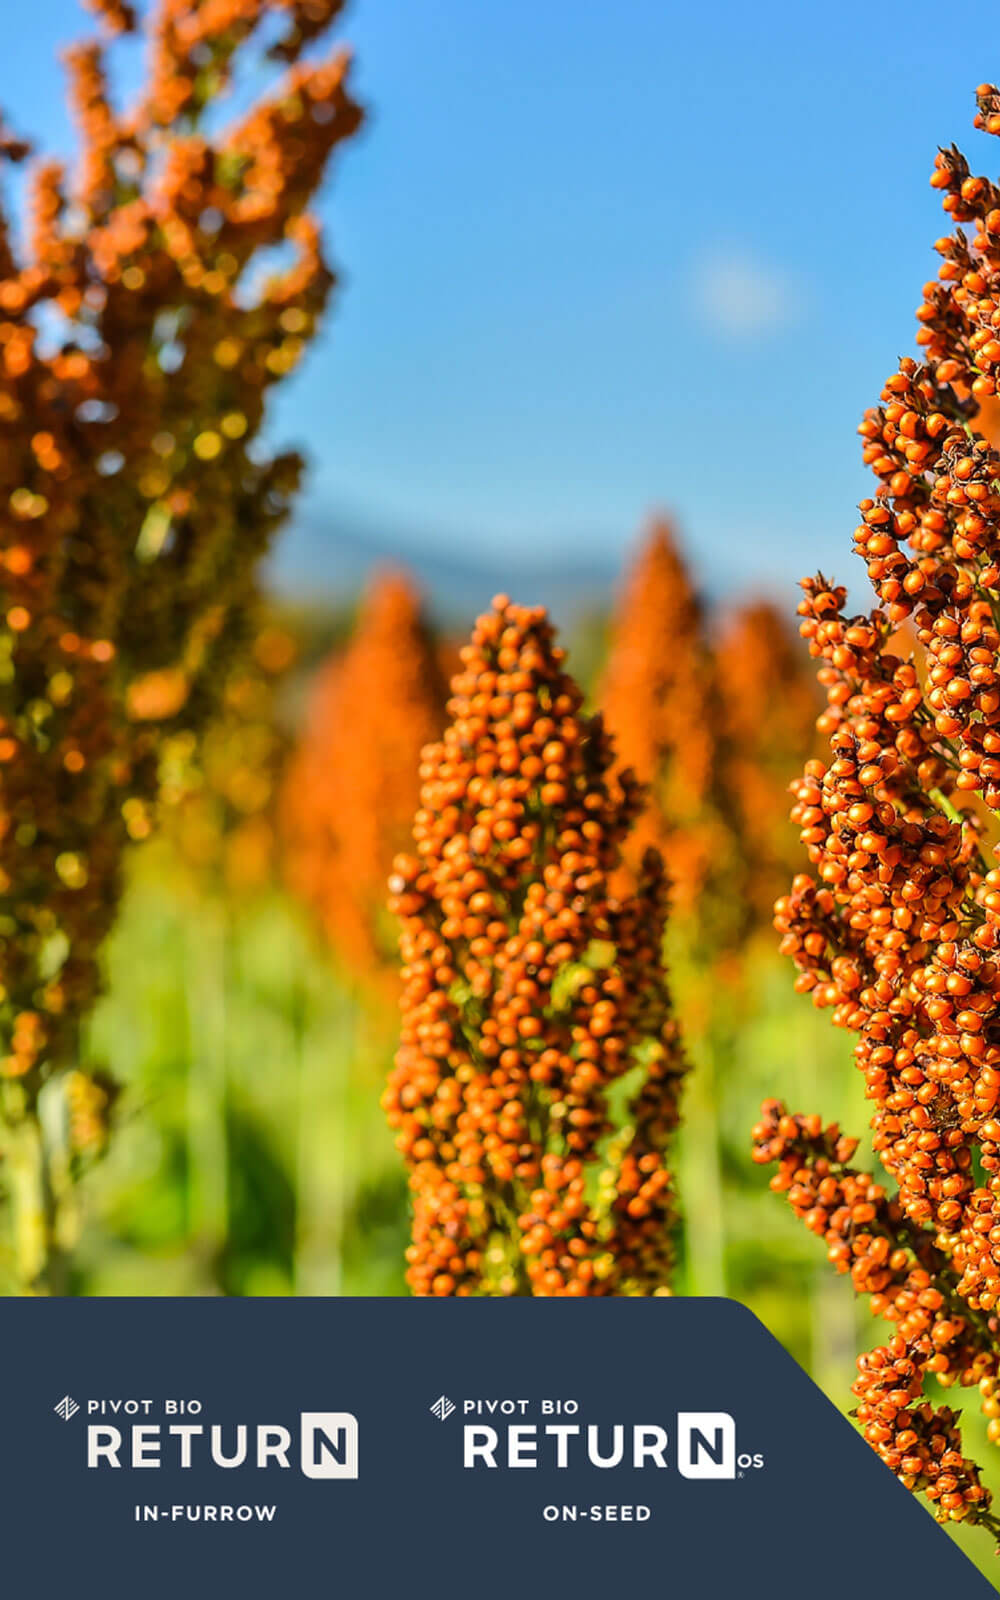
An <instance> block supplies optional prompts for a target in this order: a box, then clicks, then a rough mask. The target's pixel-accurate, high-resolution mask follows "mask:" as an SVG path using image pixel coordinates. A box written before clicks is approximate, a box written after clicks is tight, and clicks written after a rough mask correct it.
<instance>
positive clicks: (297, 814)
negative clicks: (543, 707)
mask: <svg viewBox="0 0 1000 1600" xmlns="http://www.w3.org/2000/svg"><path fill="white" fill-rule="evenodd" d="M446 698H447V688H446V684H445V680H444V677H443V674H442V672H441V669H440V666H439V662H438V655H437V650H436V646H435V642H434V639H433V637H432V635H431V633H430V631H429V629H428V627H427V624H426V623H425V621H424V619H423V616H422V613H421V604H420V597H419V595H418V594H417V592H416V590H415V589H414V587H413V585H412V584H411V583H410V582H409V580H408V579H407V578H406V577H404V576H403V575H401V574H395V573H387V574H385V575H383V576H381V577H379V578H377V579H376V580H375V582H374V584H373V586H372V588H371V591H370V593H369V594H368V596H367V598H366V600H365V602H364V604H363V606H362V610H361V615H360V617H359V619H358V624H357V629H356V631H355V634H354V637H353V638H352V639H351V641H350V643H349V644H348V646H347V648H346V650H345V651H343V652H342V653H341V652H338V653H336V654H334V655H333V656H332V657H331V658H330V660H329V661H328V662H327V663H326V664H325V665H324V666H323V667H322V668H321V670H320V672H319V674H318V676H317V679H316V683H315V686H314V689H313V693H312V698H311V701H310V705H309V708H308V710H307V713H306V721H305V727H304V730H303V734H302V737H301V739H300V741H299V744H298V746H297V749H296V751H295V754H294V756H293V758H292V760H291V762H290V763H289V767H288V771H287V774H286V777H285V781H284V784H283V792H282V803H281V816H282V833H283V843H284V858H285V869H286V874H287V877H288V881H289V883H290V885H291V887H292V888H293V890H294V891H295V892H296V893H297V894H298V895H299V896H300V897H301V899H302V900H303V901H304V902H305V904H307V905H308V906H309V907H310V908H311V909H312V911H313V912H314V914H315V916H316V919H317V921H318V923H319V925H320V927H321V928H322V930H323V932H324V935H325V937H326V938H327V940H328V941H329V943H330V945H331V947H332V948H333V949H334V950H335V951H336V952H337V955H338V957H339V959H340V960H341V961H342V962H343V963H344V964H345V965H346V966H347V967H348V969H349V970H353V971H355V972H356V973H357V974H358V975H359V976H361V977H375V978H382V977H385V975H386V973H387V971H388V969H389V968H390V965H391V966H392V968H393V970H395V966H396V962H395V955H396V951H395V945H396V939H395V927H394V925H393V924H392V922H391V919H389V918H388V917H387V915H386V911H385V882H386V878H387V876H388V874H389V869H390V867H391V865H392V859H393V857H394V855H395V854H396V852H397V851H399V850H401V849H402V848H403V847H404V846H405V844H406V843H407V841H408V840H409V837H410V830H411V827H412V823H413V813H414V811H415V810H416V807H417V803H418V800H419V795H420V778H419V766H420V752H421V750H422V749H423V747H424V745H425V744H428V743H429V742H430V740H432V739H434V738H436V737H437V736H438V735H439V734H440V732H441V729H442V727H443V725H444V715H445V711H444V708H445V701H446Z"/></svg>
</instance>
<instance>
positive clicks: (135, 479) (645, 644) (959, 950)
mask: <svg viewBox="0 0 1000 1600" xmlns="http://www.w3.org/2000/svg"><path fill="white" fill-rule="evenodd" d="M90 9H91V12H92V13H93V15H92V16H91V17H90V19H89V20H88V19H84V18H81V29H82V31H83V36H84V42H83V43H78V44H76V45H74V46H73V47H72V48H71V49H70V50H69V51H68V54H67V58H66V65H67V73H68V93H69V101H70V107H71V111H72V116H73V120H74V123H75V127H76V134H77V154H76V157H75V159H74V161H73V162H72V163H71V164H70V165H69V166H64V165H63V164H61V163H60V162H57V161H55V160H49V159H47V158H46V157H45V156H44V154H39V153H38V152H34V151H32V150H31V149H30V148H29V144H28V141H27V139H24V140H22V138H21V136H20V131H19V130H12V129H11V128H10V127H9V126H8V125H7V124H6V123H4V124H3V128H2V142H0V156H2V159H3V162H4V164H5V166H6V167H8V168H11V169H14V172H15V178H16V181H12V183H11V184H10V185H9V186H8V190H9V194H8V198H9V215H8V218H7V221H6V223H5V224H4V226H3V228H2V229H0V589H2V597H3V604H2V607H0V611H2V620H0V1222H2V1251H0V1282H2V1288H3V1291H4V1292H5V1293H8V1294H72V1295H123V1294H144V1295H150V1294H152V1295H215V1294H223V1295H403V1294H408V1293H413V1294H418V1295H467V1294H475V1295H490V1296H504V1295H512V1294H517V1295H577V1296H582V1295H609V1294H611V1295H665V1294H678V1295H683V1294H694V1295H730V1296H733V1297H735V1298H737V1299H739V1300H741V1301H743V1302H744V1303H746V1304H747V1305H748V1306H750V1307H751V1308H752V1309H753V1310H754V1311H755V1312H756V1313H757V1315H758V1316H759V1317H760V1318H761V1319H762V1320H763V1321H764V1322H765V1324H766V1325H767V1326H768V1327H769V1328H770V1329H772V1331H773V1332H774V1333H775V1334H776V1336H777V1337H778V1338H779V1339H780V1340H781V1341H782V1342H783V1343H784V1344H785V1345H786V1346H787V1347H788V1348H789V1349H790V1350H791V1351H792V1353H793V1354H794V1355H795V1356H796V1358H797V1359H798V1360H799V1361H800V1362H801V1363H802V1364H803V1365H804V1366H805V1367H806V1368H807V1370H808V1371H809V1372H810V1373H812V1374H813V1376H814V1377H815V1378H816V1380H817V1381H818V1382H819V1383H820V1384H821V1385H822V1386H823V1387H824V1389H825V1390H826V1391H827V1393H828V1394H829V1395H830V1396H831V1398H832V1399H833V1400H834V1401H835V1402H836V1403H837V1404H838V1405H840V1406H842V1407H843V1408H844V1409H845V1410H850V1411H851V1412H852V1414H854V1415H855V1417H856V1421H857V1425H858V1426H859V1427H860V1428H861V1429H862V1430H863V1431H864V1434H865V1436H866V1437H867V1439H868V1440H869V1442H870V1443H871V1444H872V1446H873V1447H874V1448H875V1449H876V1450H877V1451H878V1452H879V1453H880V1454H881V1455H882V1456H883V1458H884V1459H885V1461H886V1464H887V1467H888V1468H889V1469H891V1470H892V1471H894V1472H896V1473H897V1474H898V1475H899V1476H900V1477H901V1478H902V1479H903V1481H904V1482H905V1483H906V1484H907V1485H908V1486H909V1487H910V1488H912V1489H913V1491H914V1492H915V1493H916V1494H918V1495H920V1496H922V1497H923V1498H924V1499H925V1500H926V1501H927V1503H928V1504H929V1507H930V1509H931V1510H932V1511H933V1512H934V1514H935V1515H937V1516H938V1518H939V1519H940V1520H941V1521H942V1522H944V1523H945V1524H946V1525H947V1527H948V1529H949V1531H950V1532H951V1533H952V1534H953V1535H954V1536H955V1537H956V1538H959V1539H960V1540H961V1541H962V1543H963V1545H965V1547H966V1548H967V1549H968V1550H969V1553H970V1554H971V1555H973V1557H974V1559H976V1560H977V1561H978V1562H980V1563H981V1564H982V1565H983V1568H984V1570H986V1571H991V1567H990V1563H991V1561H993V1559H994V1558H993V1556H992V1554H991V1549H992V1545H993V1544H994V1543H995V1542H996V1539H997V1537H998V1535H1000V1512H997V1513H995V1512H994V1510H993V1508H992V1506H993V1502H992V1495H991V1490H993V1489H995V1488H996V1486H997V1485H998V1484H1000V1459H998V1458H997V1455H996V1446H997V1445H998V1444H1000V1323H998V1313H997V1304H998V1301H1000V954H998V946H1000V867H998V866H997V864H996V862H997V855H996V848H995V847H996V845H997V842H998V841H1000V826H998V822H997V817H998V813H1000V454H998V448H1000V407H998V402H997V398H996V395H997V383H998V376H997V375H998V373H1000V188H998V187H997V186H995V185H994V184H993V182H992V181H991V180H989V179H987V178H984V177H977V176H973V175H972V173H971V171H970V168H969V166H968V165H967V163H966V161H965V159H964V157H963V156H962V155H961V154H960V153H959V151H958V150H957V148H955V147H954V146H951V145H948V146H947V147H946V148H945V149H943V150H942V151H941V152H940V153H939V154H938V156H937V158H936V162H935V164H934V167H933V176H932V179H931V181H932V184H933V185H934V187H935V188H936V189H937V190H938V191H940V195H941V198H942V200H943V204H944V209H945V212H946V219H945V227H946V229H948V230H950V231H948V232H946V234H945V236H944V237H943V238H941V239H939V240H938V241H937V244H936V246H935V249H936V251H937V253H938V261H939V268H938V274H937V277H936V278H934V279H933V280H932V281H931V282H930V283H928V284H926V285H925V286H924V289H923V298H922V301H921V304H920V307H919V310H918V312H917V331H916V338H915V341H914V343H913V352H914V353H913V354H912V355H907V356H904V357H903V358H902V359H901V360H900V361H899V362H898V365H897V367H896V369H895V370H894V371H893V372H892V374H891V376H890V377H889V378H888V380H887V381H886V383H885V385H884V387H883V388H882V389H881V392H880V393H875V394H874V395H873V396H872V400H873V404H872V406H871V409H869V410H867V411H866V412H865V414H864V417H863V419H862V422H861V427H860V434H861V448H862V452H863V457H864V462H865V464H866V465H867V467H868V468H870V470H871V473H872V474H873V482H872V484H871V493H870V496H869V497H868V498H866V499H864V500H863V501H862V504H861V521H860V524H859V525H858V527H857V528H856V530H855V531H854V534H853V540H852V538H851V536H850V534H849V532H848V531H847V530H848V526H849V525H848V524H847V521H846V517H847V515H848V514H849V508H848V507H847V506H844V507H843V508H842V509H843V512H844V519H845V520H844V527H845V535H844V539H843V551H842V558H841V567H842V569H843V572H844V573H845V574H847V573H848V570H849V572H850V578H851V581H852V583H854V585H855V589H856V591H857V594H858V595H860V609H859V611H858V612H857V614H855V613H854V612H853V611H852V610H851V609H850V608H849V606H848V596H847V590H846V589H845V588H844V587H843V586H842V584H841V582H840V581H838V580H837V579H834V578H827V577H825V576H822V575H820V574H816V573H813V572H810V570H809V537H808V525H809V517H808V508H805V510H804V511H803V515H802V517H801V521H802V525H803V528H802V535H801V539H800V551H801V558H802V563H803V565H804V568H805V571H804V573H803V583H802V589H801V596H802V598H801V599H799V600H798V609H797V614H796V600H795V599H794V598H792V599H789V598H787V597H786V599H785V600H782V599H781V598H775V597H773V596H772V597H770V598H768V597H767V596H766V594H765V592H764V590H765V588H766V586H762V587H761V589H760V590H758V589H755V588H753V587H752V586H749V585H747V586H745V592H740V593H737V594H735V595H727V596H724V597H721V598H720V597H715V596H714V595H713V594H712V593H711V591H710V590H709V592H707V593H702V592H701V588H702V586H701V585H699V584H698V583H697V582H696V579H695V573H696V571H697V568H698V561H697V550H698V543H699V531H698V529H697V527H685V526H680V525H679V523H677V522H675V521H674V520H672V519H670V518H669V517H667V516H663V515H658V514H651V515H650V516H649V518H648V520H647V522H646V523H645V525H644V526H643V527H641V528H640V529H638V530H636V531H635V537H634V538H633V539H632V540H631V542H630V544H629V554H628V555H627V557H626V558H625V559H624V561H622V562H621V563H619V565H620V567H621V570H620V572H619V574H618V579H617V581H615V582H613V583H609V584H608V585H607V586H606V587H605V589H604V591H603V593H602V595H601V597H600V601H599V603H598V604H596V605H591V606H590V607H588V608H576V609H574V607H573V606H572V605H569V604H568V605H567V606H565V607H555V608H551V607H550V608H548V609H547V608H546V607H545V606H542V605H538V604H536V603H535V601H534V597H533V595H532V593H531V592H530V584H528V583H526V584H525V586H524V592H522V589H521V588H520V587H519V585H518V580H519V569H518V566H517V563H516V562H513V563H512V565H511V573H510V582H509V588H510V590H511V593H510V594H498V595H496V596H495V597H494V596H491V595H490V594H489V593H484V594H482V596H481V598H480V601H479V603H478V605H476V606H473V607H470V608H469V609H468V610H467V611H466V612H464V613H463V612H462V611H461V609H460V608H459V607H458V606H456V605H455V603H454V602H453V601H451V600H446V599H442V597H441V596H440V595H438V594H435V593H434V592H422V586H421V584H420V583H419V582H418V581H417V579H416V578H415V576H414V575H413V574H412V573H411V572H409V571H407V570H406V568H405V564H400V563H396V564H395V565H389V566H386V565H380V564H379V563H377V562H373V563H371V570H370V571H369V572H368V574H367V576H366V578H365V581H364V583H363V585H361V586H359V585H357V584H355V583H353V581H352V582H345V583H344V584H343V585H342V586H341V587H340V588H339V589H337V590H336V591H334V590H332V589H325V588H322V587H321V586H319V587H318V588H317V592H316V593H315V594H304V593H300V594H299V595H292V594H290V593H289V592H288V591H287V590H284V589H281V588H279V587H276V586H275V585H274V584H273V582H272V578H271V574H272V567H271V566H270V565H269V564H268V558H269V556H270V554H271V552H272V550H273V548H274V547H275V546H276V545H277V544H279V543H280V541H281V539H282V537H283V528H284V526H285V524H286V523H294V518H295V507H296V496H297V494H298V491H299V486H300V479H301V476H302V473H303V469H304V463H303V461H302V460H301V459H300V457H299V456H298V455H297V454H296V453H294V452H293V451H290V450H288V449H286V448H284V446H283V445H282V444H280V443H276V442H275V439H276V437H277V436H278V435H279V434H280V418H281V415H282V413H281V412H280V410H279V412H278V423H277V424H275V423H274V417H273V412H274V407H275V405H276V404H277V403H278V401H279V400H280V396H281V392H282V389H283V387H284V386H285V385H286V384H287V382H288V380H289V378H290V376H291V374H292V373H293V372H294V370H295V369H296V367H297V366H298V364H299V363H300V361H302V360H303V359H304V358H306V357H308V358H309V359H310V360H311V361H313V362H314V363H323V362H330V363H331V364H335V363H336V361H337V339H336V323H337V316H338V313H339V300H338V294H339V289H338V285H337V279H336V275H335V270H334V265H333V253H334V252H333V247H332V245H331V244H329V243H328V241H327V239H326V233H327V231H328V229H327V228H326V226H325V220H324V221H321V217H320V211H319V209H318V206H319V197H320V196H321V195H322V196H324V200H323V211H322V216H323V219H325V218H326V217H327V216H328V215H329V214H331V212H330V207H331V206H332V215H333V216H334V217H335V216H336V205H337V180H338V175H339V172H340V169H341V167H342V166H344V167H348V166H349V164H350V163H351V161H352V160H354V159H360V158H359V157H358V156H357V155H356V152H357V151H358V150H359V149H361V148H362V147H363V125H364V123H365V119H366V116H367V112H366V111H365V110H363V109H362V107H361V105H360V102H359V99H358V98H356V94H355V89H354V87H353V79H354V69H353V68H352V66H351V60H350V55H349V53H348V52H347V51H346V50H345V49H344V48H343V47H342V46H341V44H340V43H339V42H338V41H339V31H340V30H339V23H340V16H339V13H340V12H341V9H342V8H341V4H340V3H339V0H203V3H198V0H152V4H151V6H150V7H149V9H148V10H147V11H145V12H143V13H142V14H141V15H136V14H134V12H133V9H132V7H130V6H128V5H126V4H122V3H117V0H99V3H94V4H93V5H92V6H91V8H90ZM88 27H89V28H90V33H89V34H88V33H87V29H88ZM136 31H139V32H142V33H143V34H144V35H145V36H146V43H147V50H146V55H145V58H144V60H145V66H144V68H143V74H142V77H141V81H140V82H138V83H137V84H131V85H130V86H129V87H128V92H126V91H125V89H121V90H120V91H119V89H118V88H116V87H115V86H114V76H113V71H112V68H111V62H112V61H113V59H114V52H115V49H116V47H117V45H118V43H119V42H120V41H121V39H122V38H125V39H126V41H127V38H128V36H130V35H132V34H133V33H135V32H136ZM335 31H336V32H338V38H335V37H334V33H335ZM348 31H349V28H348ZM0 70H2V69H0ZM0 97H2V94H0ZM974 120H975V125H976V127H977V128H978V129H980V130H982V131H984V132H986V133H990V134H997V133H1000V91H998V90H996V89H995V88H993V87H992V86H991V85H989V84H984V85H982V86H981V87H980V88H979V89H978V91H977V92H976V95H975V108H974ZM951 136H952V130H951V129H950V128H948V127H942V129H941V137H942V139H950V138H951ZM22 169H23V170H24V171H26V173H27V176H26V177H21V176H18V175H17V174H20V173H21V172H22ZM895 203H896V204H897V205H899V206H901V207H903V206H906V205H907V204H908V203H909V202H908V199H907V197H906V196H904V195H902V194H899V195H897V196H896V199H895ZM913 204H914V205H916V204H917V200H916V197H914V201H913ZM930 243H931V241H930V240H928V244H930ZM338 252H339V246H338ZM327 318H329V321H330V328H331V338H330V339H329V340H324V342H323V344H322V346H321V348H319V349H318V350H315V351H313V352H312V353H311V354H310V350H309V347H310V344H311V343H312V342H313V340H314V337H315V336H316V335H317V333H318V332H319V329H320V327H321V324H323V322H324V319H327ZM903 320H904V318H903V314H902V313H901V315H900V319H899V327H900V328H901V327H902V326H903ZM896 336H897V335H896V332H895V330H894V331H893V333H892V334H891V336H888V337H887V343H886V350H887V351H891V349H892V348H894V346H893V343H892V340H893V339H894V338H896ZM899 337H900V338H901V337H902V335H900V336H899ZM890 363H891V355H890V356H888V358H887V363H886V364H887V365H888V364H890ZM720 470H721V469H720ZM737 503H738V502H737ZM852 545H853V549H852ZM858 557H860V558H861V563H860V565H859V563H858V560H857V558H858ZM862 566H863V567H864V568H866V569H867V589H864V587H863V574H862V573H861V567H862ZM552 610H557V611H558V612H559V616H558V626H557V622H556V620H554V617H553V615H550V611H552ZM801 1223H804V1224H805V1226H804V1227H802V1226H801V1225H800V1224H801ZM945 1391H949V1392H947V1393H946V1392H945ZM951 1391H954V1392H951Z"/></svg>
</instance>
